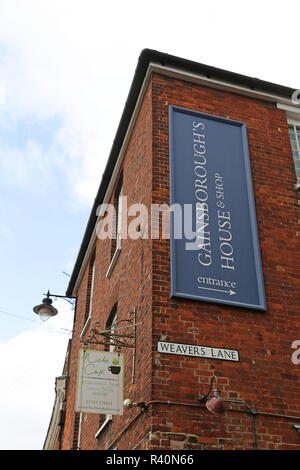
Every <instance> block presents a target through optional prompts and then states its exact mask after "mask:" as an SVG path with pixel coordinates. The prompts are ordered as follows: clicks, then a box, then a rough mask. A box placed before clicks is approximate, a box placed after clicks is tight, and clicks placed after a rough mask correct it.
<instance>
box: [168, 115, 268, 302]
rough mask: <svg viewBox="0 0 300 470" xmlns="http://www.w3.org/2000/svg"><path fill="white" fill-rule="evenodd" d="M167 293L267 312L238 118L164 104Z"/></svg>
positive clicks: (245, 152)
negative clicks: (167, 128)
mask: <svg viewBox="0 0 300 470" xmlns="http://www.w3.org/2000/svg"><path fill="white" fill-rule="evenodd" d="M170 193H171V214H172V215H171V296H177V297H186V298H190V299H199V300H203V301H207V302H217V303H222V304H229V305H235V306H240V307H248V308H252V309H259V310H266V302H265V294H264V286H263V276H262V268H261V259H260V252H259V242H258V235H257V226H256V216H255V207H254V198H253V191H252V180H251V170H250V162H249V154H248V143H247V131H246V125H245V123H243V122H237V121H232V120H229V119H224V118H221V117H217V116H211V115H208V114H203V113H198V112H195V111H191V110H187V109H182V108H177V107H173V106H171V107H170Z"/></svg>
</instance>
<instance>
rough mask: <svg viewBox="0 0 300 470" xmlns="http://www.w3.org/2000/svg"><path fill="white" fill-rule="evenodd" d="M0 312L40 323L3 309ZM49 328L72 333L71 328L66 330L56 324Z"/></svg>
mask: <svg viewBox="0 0 300 470" xmlns="http://www.w3.org/2000/svg"><path fill="white" fill-rule="evenodd" d="M0 313H2V314H4V315H9V316H11V317H16V318H22V320H27V321H30V322H32V323H38V324H39V325H42V323H41V322H39V321H37V320H32V319H31V318H28V317H24V316H22V315H17V314H16V313H10V312H5V311H4V310H0ZM50 328H53V329H56V330H62V331H64V332H66V333H72V330H68V329H67V328H60V327H58V326H50Z"/></svg>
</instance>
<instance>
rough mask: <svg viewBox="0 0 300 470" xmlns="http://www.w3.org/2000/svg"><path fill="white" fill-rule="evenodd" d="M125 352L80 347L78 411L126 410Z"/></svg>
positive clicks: (76, 403)
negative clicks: (124, 397)
mask: <svg viewBox="0 0 300 470" xmlns="http://www.w3.org/2000/svg"><path fill="white" fill-rule="evenodd" d="M123 370H124V367H123V354H122V353H115V352H106V351H96V350H88V349H80V350H79V359H78V372H77V385H76V398H75V411H81V412H83V413H96V414H109V415H122V414H123Z"/></svg>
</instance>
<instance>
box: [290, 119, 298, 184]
mask: <svg viewBox="0 0 300 470" xmlns="http://www.w3.org/2000/svg"><path fill="white" fill-rule="evenodd" d="M289 135H290V139H291V146H292V151H293V157H294V163H295V169H296V176H297V185H298V184H300V123H299V124H289Z"/></svg>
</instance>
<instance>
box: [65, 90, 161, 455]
mask: <svg viewBox="0 0 300 470" xmlns="http://www.w3.org/2000/svg"><path fill="white" fill-rule="evenodd" d="M151 135H152V112H151V87H150V88H149V90H148V92H147V93H146V96H145V98H144V102H143V105H142V108H141V110H140V113H139V117H138V120H137V123H136V125H135V127H134V130H133V133H132V136H131V140H130V142H129V145H128V148H127V150H126V155H125V159H124V165H123V194H124V195H127V196H128V206H129V205H131V204H133V203H143V204H145V205H146V206H147V207H149V209H150V205H151V174H152V158H151V153H152V148H151ZM113 200H114V195H112V197H111V202H113ZM132 218H134V217H132ZM129 220H130V218H129ZM110 258H111V240H109V239H107V240H99V239H98V238H97V240H96V265H95V280H94V289H93V306H92V322H91V323H92V324H93V323H95V322H100V329H103V330H105V328H106V322H107V320H108V317H109V314H110V312H111V310H112V308H113V306H114V305H115V303H116V302H118V320H122V319H127V318H130V317H129V316H128V313H129V312H132V311H133V309H134V308H136V322H143V325H142V327H138V335H137V344H136V354H137V358H138V360H137V364H136V370H135V378H134V384H132V383H131V374H132V368H131V364H132V351H131V350H130V349H122V352H124V354H125V362H126V365H127V367H126V372H125V381H124V386H125V390H126V396H128V397H130V398H132V399H133V400H140V399H141V398H140V397H142V399H143V400H146V401H148V400H149V399H150V398H151V353H152V340H151V331H152V316H151V275H152V272H151V240H143V241H142V240H137V241H134V240H130V239H128V240H122V249H121V253H120V255H119V258H118V260H117V262H116V265H115V267H114V270H113V271H112V274H111V276H110V278H109V279H108V278H107V277H106V273H107V270H108V268H109V265H110V260H111V259H110ZM88 271H89V267H88V266H87V267H86V270H85V274H84V276H83V279H82V281H81V284H80V287H79V290H78V293H77V295H78V300H77V309H76V310H77V311H76V321H75V323H74V332H73V341H72V349H71V360H70V374H69V375H70V380H69V388H68V401H67V417H66V424H65V430H64V441H63V446H64V449H69V448H71V446H72V436H73V423H74V398H75V386H76V369H77V358H78V349H79V347H82V346H83V344H82V343H80V341H79V336H80V333H81V331H82V328H83V326H84V314H85V309H86V296H87V286H88ZM141 332H143V333H141ZM127 333H128V332H127ZM92 348H93V349H95V348H97V346H96V347H95V345H93V346H92ZM98 348H99V349H100V350H101V349H102V350H103V349H104V346H98ZM131 418H132V415H131V414H130V413H128V414H127V415H126V414H125V415H124V416H123V417H117V416H114V418H113V422H112V423H110V424H109V425H108V426H106V428H105V430H104V431H103V433H102V434H101V439H99V440H97V439H95V437H94V436H95V434H96V432H97V430H98V429H99V415H92V414H84V415H83V421H82V429H81V445H80V448H82V449H97V448H101V449H104V448H107V447H108V446H109V445H110V443H111V442H112V441H113V439H114V437H115V436H116V435H117V434H118V433H119V431H120V429H121V428H122V427H123V426H124V424H125V425H126V422H127V421H130V420H131ZM138 428H139V430H137V429H136V430H135V439H138V436H139V433H141V434H142V433H143V432H144V428H143V426H142V423H139V424H138Z"/></svg>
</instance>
